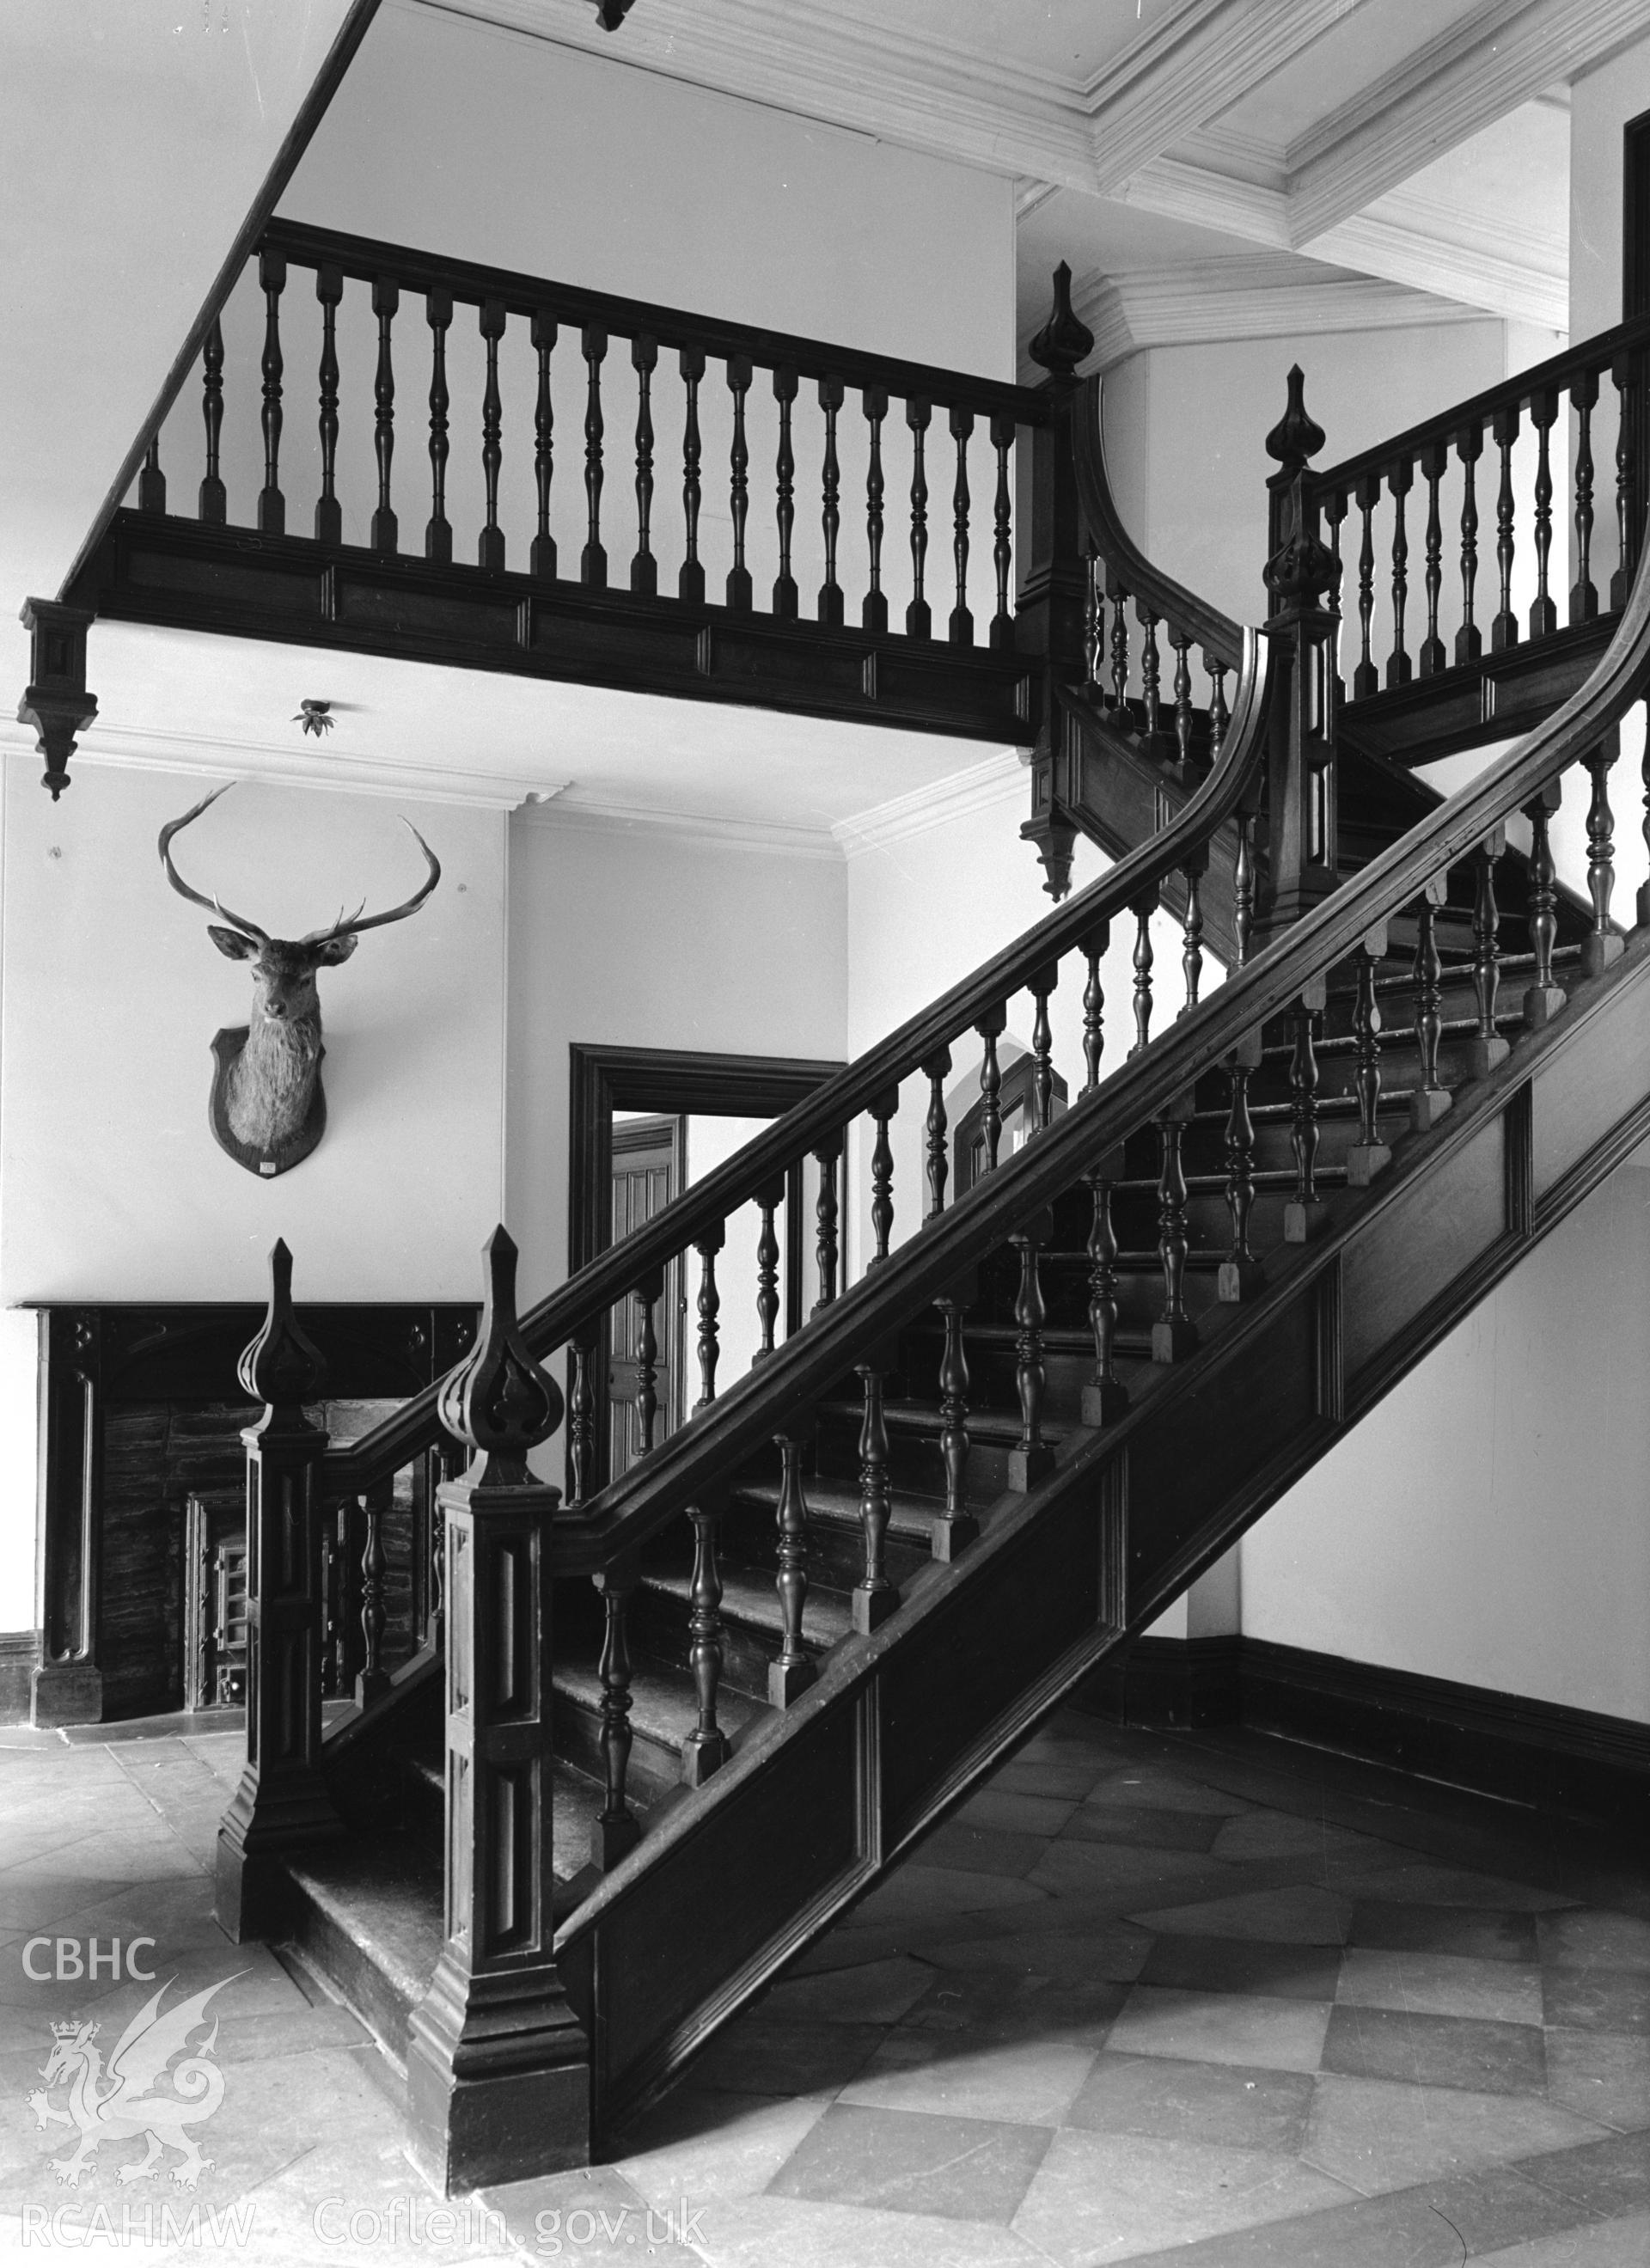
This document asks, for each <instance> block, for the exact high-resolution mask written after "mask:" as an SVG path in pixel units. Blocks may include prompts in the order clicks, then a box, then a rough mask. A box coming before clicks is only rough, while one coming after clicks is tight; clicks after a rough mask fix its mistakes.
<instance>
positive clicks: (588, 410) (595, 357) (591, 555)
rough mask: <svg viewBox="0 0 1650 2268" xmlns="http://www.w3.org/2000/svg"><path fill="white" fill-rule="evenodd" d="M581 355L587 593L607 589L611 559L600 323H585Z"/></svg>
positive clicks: (581, 573) (583, 577) (581, 570)
mask: <svg viewBox="0 0 1650 2268" xmlns="http://www.w3.org/2000/svg"><path fill="white" fill-rule="evenodd" d="M578 344H579V351H580V352H581V353H582V354H583V356H584V357H585V365H586V369H587V371H588V372H589V379H588V383H587V385H586V394H585V548H584V550H583V551H582V552H581V553H580V555H579V561H578V578H579V580H580V582H581V583H583V584H584V585H585V587H586V590H590V591H605V590H606V589H607V587H608V555H607V552H606V550H605V549H604V548H603V545H602V541H601V484H602V477H603V475H602V460H601V437H602V434H603V432H604V431H606V427H605V425H604V423H603V421H602V415H601V365H602V363H603V361H604V360H605V358H606V357H607V352H608V335H607V333H606V331H604V330H603V329H602V328H601V327H600V324H599V323H586V325H585V327H584V328H583V330H582V331H581V332H580V333H579V335H578Z"/></svg>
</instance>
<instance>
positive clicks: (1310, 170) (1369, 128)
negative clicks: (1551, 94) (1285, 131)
mask: <svg viewBox="0 0 1650 2268" xmlns="http://www.w3.org/2000/svg"><path fill="white" fill-rule="evenodd" d="M1645 28H1646V16H1645V9H1644V0H1490V4H1489V5H1488V6H1486V7H1484V8H1480V9H1478V10H1477V11H1475V12H1474V13H1473V14H1472V15H1471V16H1470V17H1467V18H1463V20H1462V22H1461V23H1459V24H1457V25H1454V26H1451V28H1450V29H1449V30H1448V31H1447V32H1445V33H1441V34H1440V36H1439V38H1437V39H1436V40H1429V41H1428V42H1427V44H1426V45H1425V47H1423V48H1418V49H1417V50H1416V52H1415V53H1414V54H1413V55H1410V56H1408V57H1406V59H1405V60H1404V62H1403V63H1401V64H1400V65H1399V66H1398V67H1397V69H1396V70H1393V71H1389V73H1388V74H1387V76H1386V77H1384V78H1382V79H1380V80H1378V81H1377V82H1376V83H1375V84H1374V85H1373V86H1370V87H1366V89H1365V90H1364V92H1362V93H1361V94H1359V96H1358V97H1357V98H1356V99H1355V100H1354V101H1352V102H1350V103H1346V104H1344V105H1343V106H1342V107H1341V108H1340V109H1338V110H1337V111H1333V112H1331V113H1330V115H1329V116H1328V117H1327V118H1325V119H1322V120H1321V121H1320V122H1319V123H1318V124H1317V125H1316V126H1315V127H1314V128H1313V129H1312V130H1311V132H1310V133H1309V134H1307V135H1303V136H1301V137H1300V141H1299V142H1297V143H1295V144H1293V145H1292V146H1291V148H1290V150H1289V151H1288V156H1287V170H1288V177H1289V186H1288V201H1289V227H1290V234H1291V238H1292V240H1293V242H1294V243H1295V244H1297V245H1304V244H1308V243H1312V242H1314V241H1315V240H1316V239H1318V238H1320V237H1322V235H1323V234H1324V232H1326V231H1327V230H1329V229H1331V228H1333V227H1335V226H1336V225H1337V223H1339V222H1340V221H1343V220H1344V219H1346V218H1348V217H1350V216H1351V215H1352V214H1353V213H1356V212H1361V211H1362V210H1364V208H1365V207H1366V206H1367V205H1369V204H1372V203H1374V200H1375V199H1376V198H1377V197H1380V196H1381V195H1384V194H1385V193H1386V192H1387V191H1388V190H1389V189H1391V188H1395V187H1396V184H1397V183H1398V182H1400V181H1403V180H1407V179H1408V178H1409V176H1410V175H1411V173H1418V172H1419V171H1420V169H1421V168H1422V166H1427V165H1430V164H1431V163H1432V161H1433V158H1439V157H1441V156H1442V155H1443V154H1444V152H1445V151H1447V150H1450V149H1453V148H1455V146H1456V145H1457V144H1460V143H1462V142H1465V141H1467V140H1469V139H1470V137H1471V136H1473V135H1474V134H1477V132H1479V131H1480V129H1482V128H1484V127H1485V126H1488V125H1491V124H1492V123H1493V122H1494V121H1495V120H1496V119H1498V118H1503V117H1505V116H1506V114H1507V113H1508V112H1509V111H1512V110H1516V109H1517V108H1518V107H1519V105H1520V104H1521V103H1523V102H1528V101H1529V100H1530V99H1531V98H1532V97H1533V96H1535V95H1537V94H1539V93H1541V92H1542V91H1543V89H1544V88H1547V87H1551V86H1552V85H1554V84H1555V83H1556V82H1558V81H1559V80H1568V79H1572V78H1573V77H1576V75H1577V74H1578V73H1579V72H1580V71H1582V70H1586V69H1587V68H1588V67H1589V66H1590V65H1591V64H1594V63H1598V62H1600V61H1601V60H1602V58H1604V57H1605V56H1607V55H1609V54H1610V53H1611V51H1612V50H1613V49H1615V48H1618V47H1621V46H1623V45H1624V44H1625V42H1626V41H1628V40H1633V39H1637V38H1640V37H1642V36H1643V33H1644V31H1645Z"/></svg>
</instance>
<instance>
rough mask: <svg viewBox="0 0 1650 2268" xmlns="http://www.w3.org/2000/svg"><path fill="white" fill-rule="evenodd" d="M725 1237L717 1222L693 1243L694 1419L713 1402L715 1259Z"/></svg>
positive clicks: (717, 1301) (718, 1308) (717, 1304)
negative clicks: (696, 1394) (696, 1384)
mask: <svg viewBox="0 0 1650 2268" xmlns="http://www.w3.org/2000/svg"><path fill="white" fill-rule="evenodd" d="M725 1240H726V1229H725V1228H724V1226H723V1225H722V1223H721V1222H720V1221H718V1223H717V1225H716V1226H715V1227H714V1228H707V1229H706V1231H705V1233H704V1234H703V1236H701V1237H699V1238H697V1239H696V1241H695V1244H694V1250H695V1251H696V1253H697V1254H698V1256H699V1297H698V1300H697V1301H696V1311H697V1314H698V1318H699V1398H698V1400H697V1401H696V1403H694V1405H693V1414H694V1416H695V1417H697V1416H698V1414H699V1412H700V1410H708V1409H709V1408H710V1406H711V1403H713V1402H714V1401H715V1400H716V1363H717V1355H718V1344H717V1342H718V1331H717V1322H716V1319H717V1317H718V1315H719V1314H720V1313H721V1312H722V1297H721V1294H720V1292H718V1290H717V1288H716V1256H717V1254H718V1252H719V1251H720V1250H721V1249H722V1246H723V1243H724V1241H725Z"/></svg>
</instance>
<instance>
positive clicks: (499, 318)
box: [475, 299, 505, 573]
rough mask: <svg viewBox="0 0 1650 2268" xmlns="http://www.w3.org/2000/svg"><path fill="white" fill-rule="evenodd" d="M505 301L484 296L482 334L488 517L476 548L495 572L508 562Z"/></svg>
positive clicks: (479, 557) (482, 564) (484, 473)
mask: <svg viewBox="0 0 1650 2268" xmlns="http://www.w3.org/2000/svg"><path fill="white" fill-rule="evenodd" d="M480 328H481V335H482V338H483V339H484V340H485V341H486V342H487V379H486V383H485V385H484V386H483V387H482V487H483V490H484V492H485V495H486V499H487V517H486V519H485V520H484V521H483V522H482V532H481V536H480V539H479V541H477V544H476V547H475V563H476V564H477V566H479V567H484V568H487V569H489V570H490V571H493V572H495V573H502V572H503V571H504V564H505V532H504V530H503V528H502V527H500V526H499V525H498V468H499V467H500V466H501V465H502V464H503V463H504V459H505V452H504V440H503V435H504V402H503V400H502V398H501V397H500V394H499V392H498V342H499V340H500V339H502V338H503V336H504V335H505V303H504V301H503V300H502V299H483V300H482V305H481V314H480Z"/></svg>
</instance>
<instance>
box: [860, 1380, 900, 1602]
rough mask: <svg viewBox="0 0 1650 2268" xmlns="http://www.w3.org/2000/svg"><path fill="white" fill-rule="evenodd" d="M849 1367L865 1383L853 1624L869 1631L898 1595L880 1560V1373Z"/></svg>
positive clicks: (883, 1518)
mask: <svg viewBox="0 0 1650 2268" xmlns="http://www.w3.org/2000/svg"><path fill="white" fill-rule="evenodd" d="M854 1368H855V1372H856V1374H857V1375H858V1378H859V1380H860V1382H861V1384H862V1385H863V1387H864V1388H865V1417H864V1419H863V1421H862V1422H861V1425H860V1428H859V1519H860V1524H861V1526H862V1528H864V1531H865V1546H866V1562H865V1572H864V1574H863V1575H862V1577H861V1578H860V1580H859V1581H858V1583H857V1584H856V1585H855V1587H854V1594H853V1625H854V1628H855V1629H856V1630H857V1631H862V1632H864V1633H866V1634H867V1635H868V1634H869V1633H870V1632H871V1631H873V1630H875V1629H876V1627H877V1625H878V1624H880V1623H884V1622H886V1621H887V1620H888V1616H890V1615H891V1614H892V1613H894V1611H895V1609H896V1608H897V1607H898V1605H899V1602H900V1594H899V1592H898V1591H897V1590H896V1589H895V1586H894V1584H893V1583H892V1582H891V1581H890V1580H889V1579H888V1571H887V1569H886V1567H885V1566H884V1565H883V1545H884V1541H885V1539H886V1537H887V1535H888V1513H889V1509H890V1506H889V1502H888V1419H887V1418H886V1417H885V1416H884V1414H883V1409H882V1378H883V1373H882V1372H881V1371H880V1370H878V1369H877V1368H876V1367H875V1366H873V1365H872V1364H870V1363H864V1362H862V1363H856V1364H855V1366H854Z"/></svg>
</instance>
